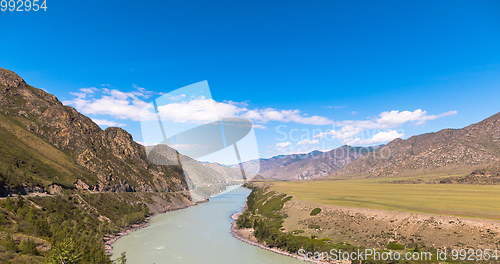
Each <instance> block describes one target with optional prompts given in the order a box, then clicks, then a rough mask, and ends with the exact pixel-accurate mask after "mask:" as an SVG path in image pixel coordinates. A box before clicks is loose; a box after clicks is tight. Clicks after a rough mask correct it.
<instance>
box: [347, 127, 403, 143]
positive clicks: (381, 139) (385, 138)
mask: <svg viewBox="0 0 500 264" xmlns="http://www.w3.org/2000/svg"><path fill="white" fill-rule="evenodd" d="M403 136H404V134H403V133H400V132H398V131H396V130H389V131H381V132H378V133H376V134H375V135H373V136H372V137H370V138H366V139H361V138H354V139H348V141H347V143H348V144H350V145H372V144H380V143H385V142H389V141H391V140H394V139H396V138H401V137H403Z"/></svg>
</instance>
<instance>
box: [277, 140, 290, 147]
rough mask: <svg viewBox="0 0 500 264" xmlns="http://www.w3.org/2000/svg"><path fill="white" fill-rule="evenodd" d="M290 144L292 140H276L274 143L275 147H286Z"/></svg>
mask: <svg viewBox="0 0 500 264" xmlns="http://www.w3.org/2000/svg"><path fill="white" fill-rule="evenodd" d="M291 144H292V142H290V141H285V142H278V143H276V147H278V148H286V147H288V146H290V145H291Z"/></svg>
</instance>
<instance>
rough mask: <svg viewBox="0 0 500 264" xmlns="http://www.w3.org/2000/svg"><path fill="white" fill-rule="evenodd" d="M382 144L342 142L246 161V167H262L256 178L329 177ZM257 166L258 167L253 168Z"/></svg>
mask: <svg viewBox="0 0 500 264" xmlns="http://www.w3.org/2000/svg"><path fill="white" fill-rule="evenodd" d="M377 148H379V146H376V147H351V146H347V145H344V146H341V147H338V148H336V149H333V150H330V151H326V152H322V151H318V150H316V151H312V152H310V153H306V154H291V155H278V156H274V157H272V158H269V159H259V160H253V161H248V162H246V163H244V167H245V168H252V167H256V166H260V167H259V170H258V171H259V172H258V174H257V176H256V179H257V180H263V179H265V180H311V179H318V178H324V177H328V176H329V175H331V174H332V173H334V172H335V171H337V170H339V169H341V168H343V167H344V166H346V165H347V164H349V163H350V162H352V161H354V160H356V159H358V158H360V157H362V156H364V155H366V154H368V153H370V152H373V151H374V150H376V149H377ZM253 170H255V169H253Z"/></svg>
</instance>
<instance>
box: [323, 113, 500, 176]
mask: <svg viewBox="0 0 500 264" xmlns="http://www.w3.org/2000/svg"><path fill="white" fill-rule="evenodd" d="M498 168H500V113H497V114H495V115H493V116H491V117H489V118H487V119H485V120H483V121H481V122H479V123H476V124H473V125H470V126H467V127H465V128H462V129H444V130H441V131H439V132H435V133H427V134H422V135H418V136H413V137H411V138H409V139H406V140H402V139H395V140H393V141H391V142H390V143H389V144H387V145H385V146H383V147H381V148H380V149H378V150H377V151H375V152H373V153H371V154H370V155H366V156H364V157H361V158H359V159H357V160H356V161H354V162H352V163H350V164H348V165H347V166H345V167H344V168H343V169H341V170H339V171H337V172H335V173H334V174H333V177H337V178H345V177H389V176H412V175H429V174H440V173H447V174H468V173H471V172H472V171H473V170H477V169H480V171H482V169H484V170H486V171H488V173H483V174H485V175H490V174H495V172H492V170H497V172H498ZM475 175H478V173H475Z"/></svg>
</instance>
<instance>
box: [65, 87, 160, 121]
mask: <svg viewBox="0 0 500 264" xmlns="http://www.w3.org/2000/svg"><path fill="white" fill-rule="evenodd" d="M72 95H74V96H75V98H73V99H72V100H68V101H64V102H63V103H64V104H67V105H71V106H74V107H75V108H76V109H77V110H78V111H80V112H82V113H83V114H86V115H108V116H111V117H114V118H117V119H123V120H133V121H140V120H145V119H146V120H147V119H151V118H154V114H153V113H152V111H151V110H152V105H151V104H149V103H147V102H145V101H143V100H142V99H141V97H144V93H143V92H141V91H134V92H122V91H119V90H113V89H108V88H101V89H98V88H95V87H92V88H83V89H80V92H79V93H72Z"/></svg>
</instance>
